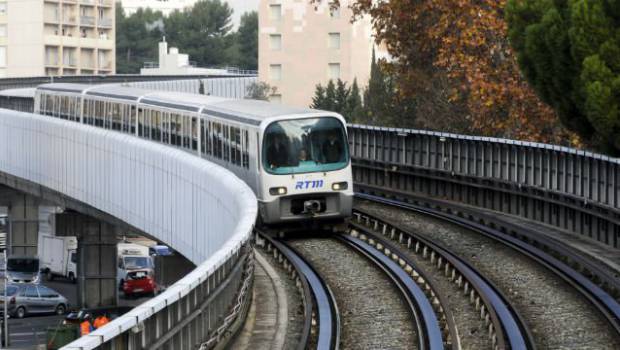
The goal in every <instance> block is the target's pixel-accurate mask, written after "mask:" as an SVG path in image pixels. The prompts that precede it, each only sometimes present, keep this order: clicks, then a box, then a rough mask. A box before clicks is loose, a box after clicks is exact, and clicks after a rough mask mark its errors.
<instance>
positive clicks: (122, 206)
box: [0, 110, 257, 349]
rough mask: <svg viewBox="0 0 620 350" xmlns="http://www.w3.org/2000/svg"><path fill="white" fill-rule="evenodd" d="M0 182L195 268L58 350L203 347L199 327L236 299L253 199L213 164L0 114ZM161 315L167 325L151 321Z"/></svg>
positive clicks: (121, 138) (91, 131)
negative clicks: (115, 345)
mask: <svg viewBox="0 0 620 350" xmlns="http://www.w3.org/2000/svg"><path fill="white" fill-rule="evenodd" d="M0 183H3V184H5V185H8V186H10V187H13V188H16V189H18V190H21V191H24V192H26V193H28V194H30V195H33V196H37V197H41V198H43V199H45V200H48V201H50V202H53V203H56V204H57V205H61V206H64V207H68V208H73V209H75V210H78V211H80V212H86V213H85V214H88V215H91V214H94V215H92V216H97V215H99V216H101V217H107V218H111V219H112V220H116V222H117V223H118V222H120V223H124V225H126V226H128V227H132V228H134V229H135V230H136V231H137V232H145V233H148V234H149V235H150V236H151V237H154V238H156V239H158V240H160V241H162V242H165V243H166V244H168V245H170V246H171V247H173V248H174V249H175V250H176V251H178V252H180V253H181V254H183V255H184V256H186V257H187V258H188V259H189V260H191V261H192V262H193V263H195V264H196V265H198V267H197V268H196V269H195V270H194V271H192V272H191V273H190V274H188V275H187V276H186V277H184V278H183V279H181V280H180V281H179V282H177V283H176V284H175V285H173V286H171V287H170V288H168V289H167V290H166V291H165V292H164V293H162V294H161V295H159V296H158V297H156V298H153V299H152V300H150V301H148V302H147V303H145V304H143V305H141V306H139V307H137V308H135V309H134V310H132V311H131V312H129V313H128V314H126V315H124V316H122V317H120V318H118V319H116V320H114V321H113V322H111V323H110V324H109V325H108V326H106V327H103V328H101V329H99V330H97V331H95V332H93V333H91V334H90V335H89V336H86V337H82V338H80V339H78V340H77V341H76V342H74V343H72V344H71V345H69V346H67V347H66V349H93V348H96V347H98V346H100V345H103V344H104V343H106V342H108V341H109V340H112V339H114V338H115V337H117V336H119V335H122V336H123V339H124V340H123V341H122V342H121V343H124V344H125V346H141V347H146V348H153V346H152V345H156V347H160V346H168V345H171V346H172V347H173V348H183V347H185V346H187V345H189V344H190V343H194V344H195V343H201V342H206V341H208V340H209V339H211V338H213V337H214V336H217V332H209V331H208V329H207V326H206V325H207V324H210V325H211V327H208V328H209V329H211V330H213V329H217V326H216V327H213V326H215V325H216V324H217V323H218V322H221V320H222V319H223V318H226V319H227V317H224V316H228V310H229V307H231V306H233V305H235V304H236V303H239V302H243V300H244V299H243V298H244V296H243V295H237V294H238V293H239V291H240V290H241V287H242V286H243V285H245V282H244V281H245V280H246V279H247V276H246V271H248V270H247V269H246V265H247V264H248V263H251V261H250V260H248V259H247V257H248V253H249V250H248V248H247V243H248V241H249V239H250V235H251V232H252V227H253V224H254V220H255V218H256V213H257V208H256V198H255V197H254V195H253V194H252V192H251V190H250V189H249V188H248V187H247V186H246V185H245V184H244V183H243V182H242V181H240V180H238V179H237V178H236V177H234V176H232V174H230V173H229V172H228V171H227V170H225V169H223V168H221V167H219V166H216V165H214V164H211V163H209V162H207V161H204V160H202V159H199V158H197V157H194V156H192V155H190V154H188V153H186V152H183V151H180V150H176V149H173V148H170V147H165V146H163V145H159V144H156V143H153V142H149V141H144V140H140V139H137V138H135V137H132V136H128V135H123V134H120V133H117V132H114V131H106V130H101V129H97V128H93V127H89V126H85V125H81V124H77V123H71V122H66V121H63V120H58V119H53V118H47V117H41V116H37V115H33V114H26V113H19V112H15V111H8V110H0ZM213 288H216V289H215V290H214V289H213ZM178 304H182V305H187V306H188V307H183V308H179V307H178V306H176V305H178ZM196 311H198V312H196ZM161 318H166V319H170V320H172V321H173V322H171V323H167V324H161V323H158V322H157V321H156V319H161ZM181 320H182V321H181ZM177 321H178V322H177ZM218 331H220V330H219V329H218ZM221 331H224V330H221ZM158 339H159V340H158Z"/></svg>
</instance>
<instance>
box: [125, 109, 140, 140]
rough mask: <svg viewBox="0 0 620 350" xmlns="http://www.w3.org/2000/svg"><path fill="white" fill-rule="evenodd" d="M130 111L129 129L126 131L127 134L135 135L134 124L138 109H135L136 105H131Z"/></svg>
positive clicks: (136, 119)
mask: <svg viewBox="0 0 620 350" xmlns="http://www.w3.org/2000/svg"><path fill="white" fill-rule="evenodd" d="M129 109H130V111H131V112H130V116H129V128H128V129H127V131H128V132H130V133H132V134H135V133H136V122H137V121H138V115H137V112H138V109H137V108H136V105H131V107H130V108H129Z"/></svg>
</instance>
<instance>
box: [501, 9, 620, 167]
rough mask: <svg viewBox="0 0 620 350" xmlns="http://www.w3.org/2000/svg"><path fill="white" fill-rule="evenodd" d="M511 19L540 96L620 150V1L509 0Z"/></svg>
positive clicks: (601, 144) (515, 42)
mask: <svg viewBox="0 0 620 350" xmlns="http://www.w3.org/2000/svg"><path fill="white" fill-rule="evenodd" d="M506 19H507V22H508V25H509V32H508V33H509V38H510V43H511V44H512V46H513V48H514V50H515V51H516V52H517V54H518V55H517V57H518V63H519V66H520V68H521V71H522V72H523V75H525V77H526V78H527V80H528V82H529V83H530V85H531V86H532V87H533V88H534V90H536V92H537V93H538V95H539V96H540V97H541V99H542V100H543V101H545V102H546V103H548V104H549V105H550V106H552V107H553V108H554V109H555V111H556V112H557V113H558V115H559V116H560V119H561V120H562V123H563V124H564V125H565V126H566V127H567V128H569V129H570V130H572V131H574V132H576V133H578V134H579V135H580V136H581V137H582V138H583V140H584V141H585V142H588V143H590V144H591V145H593V146H595V147H598V148H599V149H600V150H602V151H607V152H610V153H613V154H616V155H617V154H620V116H619V112H618V110H619V108H620V2H619V1H615V0H575V1H551V0H545V1H533V0H509V1H508V4H507V6H506Z"/></svg>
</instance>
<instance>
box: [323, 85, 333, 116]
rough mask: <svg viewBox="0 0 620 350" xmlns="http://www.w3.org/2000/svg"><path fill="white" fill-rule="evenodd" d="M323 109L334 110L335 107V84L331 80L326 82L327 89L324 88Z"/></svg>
mask: <svg viewBox="0 0 620 350" xmlns="http://www.w3.org/2000/svg"><path fill="white" fill-rule="evenodd" d="M323 109H324V110H326V111H335V109H336V85H334V82H333V81H332V80H330V81H329V83H327V89H325V106H324V108H323Z"/></svg>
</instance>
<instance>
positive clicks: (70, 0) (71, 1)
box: [62, 0, 77, 4]
mask: <svg viewBox="0 0 620 350" xmlns="http://www.w3.org/2000/svg"><path fill="white" fill-rule="evenodd" d="M62 2H63V3H65V4H77V0H63V1H62Z"/></svg>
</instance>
